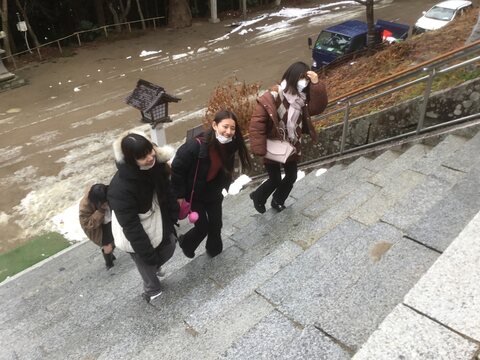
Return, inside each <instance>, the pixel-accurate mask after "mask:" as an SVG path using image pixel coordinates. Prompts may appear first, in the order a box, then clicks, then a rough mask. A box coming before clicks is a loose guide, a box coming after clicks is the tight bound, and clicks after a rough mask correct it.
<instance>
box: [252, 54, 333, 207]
mask: <svg viewBox="0 0 480 360" xmlns="http://www.w3.org/2000/svg"><path fill="white" fill-rule="evenodd" d="M327 103H328V98H327V91H326V89H325V85H324V84H323V83H322V82H320V81H319V79H318V75H317V73H315V72H314V71H310V70H309V67H308V65H307V64H305V63H303V62H296V63H293V64H292V65H290V67H289V68H288V69H287V70H286V71H285V73H284V74H283V76H282V81H281V82H280V85H277V86H274V87H272V88H271V89H270V91H267V92H265V93H264V94H263V95H262V96H260V97H259V98H258V99H257V105H256V107H255V109H254V111H253V114H252V119H251V120H250V127H249V139H250V151H251V152H252V153H253V154H254V155H257V156H265V154H266V153H267V145H266V143H267V139H284V138H285V139H287V140H288V141H289V142H290V143H291V144H292V145H293V146H295V150H296V151H295V153H294V154H292V155H291V156H290V157H289V158H288V159H287V161H286V162H285V164H283V168H284V171H285V177H284V178H283V179H282V177H281V168H280V165H282V164H280V163H279V162H275V161H271V160H268V159H264V165H265V170H266V171H267V173H268V180H266V181H265V182H264V183H262V184H261V185H260V186H259V187H258V188H257V189H256V190H255V191H253V192H252V193H251V194H250V198H251V199H252V200H253V205H254V207H255V209H256V210H257V211H258V212H259V213H264V212H265V210H266V209H265V203H266V202H267V199H268V197H269V196H270V195H272V193H273V196H272V201H271V206H272V208H274V209H275V210H276V211H282V210H283V209H285V200H286V199H287V197H288V195H289V194H290V191H291V190H292V188H293V184H294V183H295V181H296V180H297V164H298V161H299V160H300V157H301V154H302V153H301V141H300V140H301V136H302V134H304V133H307V134H309V135H310V137H311V138H312V139H313V140H314V141H316V140H317V133H316V131H315V128H314V127H313V124H312V121H311V119H310V116H311V115H318V114H320V113H321V112H322V111H323V110H325V107H326V106H327Z"/></svg>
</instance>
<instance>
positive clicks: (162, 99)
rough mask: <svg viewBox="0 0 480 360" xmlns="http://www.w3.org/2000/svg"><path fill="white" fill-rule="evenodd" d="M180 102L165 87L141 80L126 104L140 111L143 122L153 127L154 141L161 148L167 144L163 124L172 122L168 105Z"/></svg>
mask: <svg viewBox="0 0 480 360" xmlns="http://www.w3.org/2000/svg"><path fill="white" fill-rule="evenodd" d="M180 100H181V99H180V98H177V97H175V96H173V95H169V94H167V93H166V92H165V89H164V88H163V87H161V86H158V85H155V84H152V83H151V82H148V81H146V80H142V79H140V80H138V82H137V86H136V87H135V89H134V90H133V92H132V93H131V94H130V95H129V96H128V97H127V98H126V103H127V104H128V105H130V106H133V107H134V108H135V109H137V110H140V113H141V115H142V118H141V121H142V122H144V123H148V124H150V125H151V127H152V141H153V142H154V143H155V144H157V145H159V146H161V145H165V144H166V138H165V129H164V128H163V124H164V123H169V122H172V119H171V118H170V116H169V115H168V104H169V103H171V102H178V101H180Z"/></svg>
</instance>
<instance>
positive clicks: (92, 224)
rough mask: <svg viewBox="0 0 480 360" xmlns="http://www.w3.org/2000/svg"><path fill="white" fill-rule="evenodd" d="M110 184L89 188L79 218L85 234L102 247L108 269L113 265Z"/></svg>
mask: <svg viewBox="0 0 480 360" xmlns="http://www.w3.org/2000/svg"><path fill="white" fill-rule="evenodd" d="M107 190H108V186H107V185H104V184H95V185H93V186H91V187H90V188H88V189H87V191H86V192H85V195H84V196H83V198H82V200H80V206H79V220H80V226H81V227H82V229H83V231H84V232H85V235H87V237H88V238H89V239H90V240H91V241H92V242H93V243H95V244H96V245H98V246H100V247H101V249H102V254H103V258H104V259H105V266H106V267H107V270H108V269H110V268H111V267H113V260H115V255H113V249H114V248H115V245H114V242H113V235H112V223H111V219H112V217H111V211H110V208H109V206H108V202H107Z"/></svg>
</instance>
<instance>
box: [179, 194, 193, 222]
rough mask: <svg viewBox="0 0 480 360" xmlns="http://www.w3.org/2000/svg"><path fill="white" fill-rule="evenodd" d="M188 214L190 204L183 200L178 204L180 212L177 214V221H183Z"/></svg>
mask: <svg viewBox="0 0 480 360" xmlns="http://www.w3.org/2000/svg"><path fill="white" fill-rule="evenodd" d="M188 214H190V203H189V202H188V201H187V200H185V199H184V200H183V201H182V203H181V204H180V211H179V213H178V219H179V220H183V219H185V218H186V217H187V216H188Z"/></svg>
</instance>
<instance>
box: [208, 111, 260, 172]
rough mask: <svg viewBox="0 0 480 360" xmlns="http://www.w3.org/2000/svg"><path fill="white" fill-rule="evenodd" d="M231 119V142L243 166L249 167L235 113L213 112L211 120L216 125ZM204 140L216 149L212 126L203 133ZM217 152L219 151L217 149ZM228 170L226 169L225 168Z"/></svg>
mask: <svg viewBox="0 0 480 360" xmlns="http://www.w3.org/2000/svg"><path fill="white" fill-rule="evenodd" d="M225 119H232V120H233V121H235V135H234V136H233V139H232V143H233V146H234V149H235V151H238V157H239V158H240V162H241V163H242V167H243V168H247V169H250V168H251V167H252V165H251V162H250V157H249V156H248V150H247V146H246V145H245V140H244V139H243V135H242V129H241V128H240V125H239V123H238V118H237V115H236V114H235V113H234V112H233V111H230V110H220V111H218V112H217V113H216V114H215V117H214V118H213V121H214V122H215V123H216V124H217V125H218V124H219V123H220V122H221V121H222V120H225ZM205 142H206V143H207V144H208V146H215V147H216V148H217V149H218V150H219V147H220V144H219V142H218V141H216V138H215V131H214V130H213V128H210V129H209V130H208V131H207V132H206V134H205ZM219 153H221V152H220V151H219ZM227 170H228V169H227Z"/></svg>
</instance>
